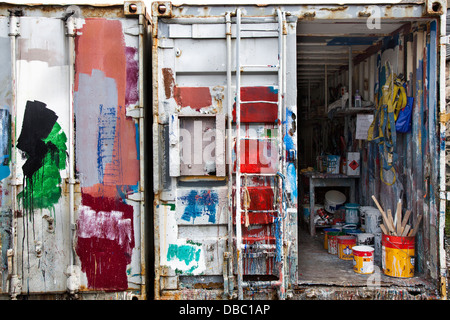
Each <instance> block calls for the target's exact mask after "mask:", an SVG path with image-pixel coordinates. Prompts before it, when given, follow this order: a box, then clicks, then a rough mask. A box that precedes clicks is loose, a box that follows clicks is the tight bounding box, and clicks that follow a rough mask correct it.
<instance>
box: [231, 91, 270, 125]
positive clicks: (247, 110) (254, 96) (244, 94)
mask: <svg viewBox="0 0 450 320" xmlns="http://www.w3.org/2000/svg"><path fill="white" fill-rule="evenodd" d="M241 101H247V102H248V101H269V102H277V101H278V93H277V91H276V90H274V89H273V88H272V87H244V88H241ZM277 118H278V106H277V105H276V104H274V103H268V102H258V103H243V104H241V122H249V123H251V122H253V123H254V122H263V123H274V122H275V121H276V120H277ZM233 121H236V104H234V106H233Z"/></svg>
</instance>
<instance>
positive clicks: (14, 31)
mask: <svg viewBox="0 0 450 320" xmlns="http://www.w3.org/2000/svg"><path fill="white" fill-rule="evenodd" d="M8 11H9V33H8V35H9V36H20V19H19V17H21V16H23V11H22V10H8Z"/></svg>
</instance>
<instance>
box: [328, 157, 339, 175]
mask: <svg viewBox="0 0 450 320" xmlns="http://www.w3.org/2000/svg"><path fill="white" fill-rule="evenodd" d="M340 158H341V157H340V156H335V155H334V156H333V155H330V156H328V157H327V173H333V174H338V173H339V164H340Z"/></svg>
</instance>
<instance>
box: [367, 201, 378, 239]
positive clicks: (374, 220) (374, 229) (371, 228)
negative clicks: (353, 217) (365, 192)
mask: <svg viewBox="0 0 450 320" xmlns="http://www.w3.org/2000/svg"><path fill="white" fill-rule="evenodd" d="M364 215H365V218H364V229H365V231H366V232H368V233H373V234H376V233H381V228H380V224H381V212H380V210H378V209H377V208H374V207H365V209H364Z"/></svg>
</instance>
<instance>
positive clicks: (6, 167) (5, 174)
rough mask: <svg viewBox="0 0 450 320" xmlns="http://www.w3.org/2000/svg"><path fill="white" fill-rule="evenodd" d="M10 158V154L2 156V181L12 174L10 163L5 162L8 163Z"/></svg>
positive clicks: (0, 175) (0, 160)
mask: <svg viewBox="0 0 450 320" xmlns="http://www.w3.org/2000/svg"><path fill="white" fill-rule="evenodd" d="M8 159H9V155H5V156H2V157H0V181H1V180H3V179H5V178H7V177H8V176H9V175H10V174H11V171H10V170H9V165H8V164H6V165H5V164H4V163H5V162H6V163H8ZM5 160H6V161H5Z"/></svg>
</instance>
